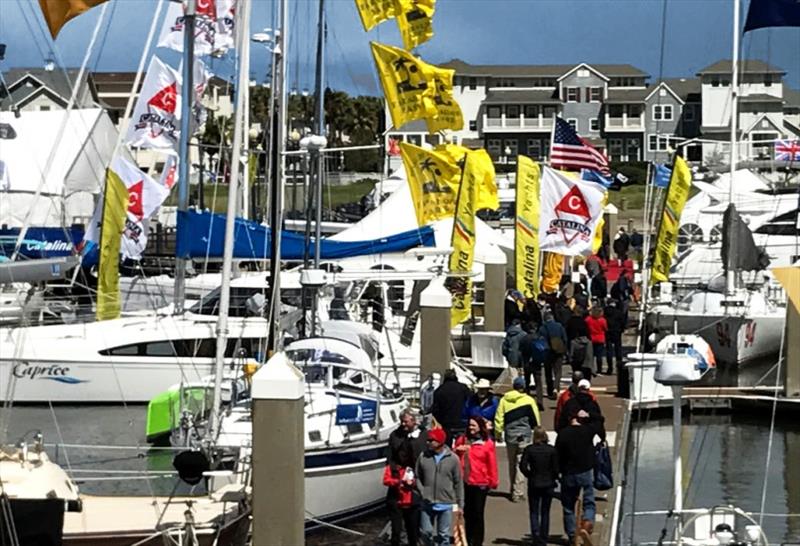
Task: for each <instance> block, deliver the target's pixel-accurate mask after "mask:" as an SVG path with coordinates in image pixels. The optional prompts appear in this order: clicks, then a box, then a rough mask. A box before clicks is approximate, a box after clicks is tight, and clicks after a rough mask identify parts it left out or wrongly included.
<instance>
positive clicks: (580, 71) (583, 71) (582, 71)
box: [578, 68, 589, 78]
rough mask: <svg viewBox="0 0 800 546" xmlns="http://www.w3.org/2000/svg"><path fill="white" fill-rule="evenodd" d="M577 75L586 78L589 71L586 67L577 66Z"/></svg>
mask: <svg viewBox="0 0 800 546" xmlns="http://www.w3.org/2000/svg"><path fill="white" fill-rule="evenodd" d="M578 77H579V78H588V77H589V71H588V70H587V69H585V68H579V69H578Z"/></svg>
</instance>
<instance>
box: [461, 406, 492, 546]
mask: <svg viewBox="0 0 800 546" xmlns="http://www.w3.org/2000/svg"><path fill="white" fill-rule="evenodd" d="M454 451H455V452H456V454H457V455H458V458H459V460H460V461H461V469H462V473H463V475H464V525H465V527H466V532H467V544H468V545H469V546H482V544H483V535H484V519H483V512H484V509H485V507H486V496H487V495H488V494H489V490H490V489H496V488H497V485H498V477H497V455H496V453H495V448H494V442H493V441H492V439H491V437H490V436H489V430H488V428H487V426H486V420H485V419H484V418H483V417H481V416H479V415H475V416H472V417H470V418H469V421H467V433H466V434H464V435H462V436H459V437H458V438H457V439H456V443H455V447H454Z"/></svg>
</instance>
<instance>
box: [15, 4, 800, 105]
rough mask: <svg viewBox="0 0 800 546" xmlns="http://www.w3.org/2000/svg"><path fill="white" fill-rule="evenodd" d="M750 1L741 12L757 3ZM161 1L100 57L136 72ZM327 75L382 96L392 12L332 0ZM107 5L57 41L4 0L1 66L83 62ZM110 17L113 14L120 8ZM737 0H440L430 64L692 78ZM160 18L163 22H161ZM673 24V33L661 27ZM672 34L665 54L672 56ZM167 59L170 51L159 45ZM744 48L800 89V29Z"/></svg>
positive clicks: (255, 74) (131, 21)
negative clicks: (372, 22)
mask: <svg viewBox="0 0 800 546" xmlns="http://www.w3.org/2000/svg"><path fill="white" fill-rule="evenodd" d="M317 2H318V0H290V1H289V4H290V17H289V20H290V33H291V35H290V52H289V60H290V77H289V82H290V83H289V84H290V86H291V87H295V88H297V89H298V90H302V89H304V88H308V89H312V88H313V69H312V67H311V62H312V60H313V55H314V45H315V35H316V29H315V21H316V12H317ZM747 4H748V2H747V0H744V2H743V10H742V21H744V17H745V14H746V10H747ZM156 5H157V0H112V2H111V3H110V4H109V7H108V8H107V9H108V11H107V17H106V21H108V20H109V18H110V24H108V23H106V24H104V25H103V27H101V30H100V34H99V39H98V47H97V48H96V53H95V55H94V56H93V58H92V61H91V64H90V66H91V67H92V68H94V69H96V70H135V69H136V66H137V64H138V61H139V58H140V56H141V54H142V49H143V47H144V43H145V38H146V36H147V32H148V29H149V27H150V24H151V23H152V20H153V14H154V12H155V10H156ZM326 5H327V10H326V11H327V15H328V42H327V44H328V51H327V62H326V66H327V70H328V76H329V81H328V84H329V85H330V86H332V87H335V88H337V89H344V90H346V91H348V92H351V93H355V94H376V93H377V92H378V89H377V79H376V77H375V75H374V68H373V66H372V61H371V58H370V55H369V41H370V40H379V41H383V42H386V43H390V44H398V45H399V43H400V39H399V36H398V33H397V29H396V25H395V23H394V22H393V21H387V22H385V23H383V24H382V25H380V26H379V27H378V28H377V29H373V31H371V32H369V33H367V32H364V30H363V28H362V27H361V24H360V21H359V19H358V14H357V13H356V9H355V3H354V1H353V0H327V2H326ZM99 11H100V8H95V9H93V10H92V11H91V12H89V13H88V14H85V15H83V16H81V17H79V18H78V19H75V20H73V21H72V22H70V23H69V24H68V25H67V26H66V27H65V28H64V30H63V31H62V33H61V34H60V35H59V37H58V40H57V41H56V42H55V43H53V42H52V41H51V40H50V38H49V35H47V33H46V31H45V30H44V23H43V20H42V18H41V14H40V13H39V9H38V2H36V1H34V0H0V43H5V44H7V52H6V59H5V61H0V68H1V69H3V70H5V69H8V68H11V67H20V66H34V67H41V66H43V65H44V63H45V61H46V59H48V58H52V59H54V60H56V61H57V63H58V64H59V65H61V66H70V67H72V66H79V65H80V63H81V60H82V58H83V55H84V53H85V51H86V47H87V44H88V43H89V38H90V36H91V34H92V31H93V30H94V26H95V24H96V22H97V20H98V16H99ZM273 11H274V1H273V0H253V22H252V29H251V30H252V31H253V32H257V31H260V30H261V29H263V28H265V27H273V26H275V25H274V22H273V20H272V14H273ZM109 16H110V17H109ZM732 20H733V1H732V0H668V1H666V2H665V1H662V0H438V2H437V11H436V16H435V19H434V29H435V36H434V37H433V39H432V40H431V41H430V42H429V43H427V44H424V45H423V46H421V47H420V48H419V50H418V51H419V53H420V55H421V56H422V57H423V58H424V59H426V60H428V61H430V62H434V63H436V62H443V61H446V60H449V59H452V58H460V59H462V60H464V61H467V62H470V63H478V64H491V63H498V64H553V63H557V64H561V63H564V64H569V63H578V62H588V63H593V62H594V63H630V64H633V65H635V66H637V67H639V68H641V69H643V70H645V71H646V72H648V73H649V74H650V75H651V76H652V77H653V78H657V77H658V76H659V75H663V76H664V77H676V76H693V75H694V74H695V73H696V72H697V71H698V70H699V69H701V68H703V67H704V66H707V65H709V64H711V63H713V62H715V61H717V60H720V59H723V58H730V56H731V36H732ZM159 25H160V22H159ZM662 30H663V32H662ZM662 42H663V59H662ZM158 52H159V55H162V56H164V58H165V59H166V60H168V61H172V62H173V63H175V62H177V61H176V57H174V56H171V54H170V53H169V52H167V53H164V52H163V51H162V50H158ZM742 53H743V55H744V57H748V58H758V59H761V60H764V61H767V62H769V63H771V64H773V65H776V66H778V67H780V68H783V69H784V70H786V72H787V73H788V74H787V81H788V82H789V83H790V84H791V85H792V86H793V87H795V88H798V87H800V28H781V29H765V30H758V31H754V32H751V33H749V34H748V35H747V36H745V37H744V39H743V41H742ZM252 55H253V61H252V64H251V68H250V73H251V77H252V78H254V79H257V80H259V81H261V80H263V79H264V78H263V74H265V73H266V72H267V66H268V58H267V57H268V56H267V53H266V50H265V49H264V48H263V47H261V46H259V45H258V44H254V48H253V53H252ZM232 66H233V62H232V61H231V60H230V59H228V60H222V61H214V62H213V65H212V70H213V71H215V72H218V73H220V74H223V75H226V74H230V73H231V70H232Z"/></svg>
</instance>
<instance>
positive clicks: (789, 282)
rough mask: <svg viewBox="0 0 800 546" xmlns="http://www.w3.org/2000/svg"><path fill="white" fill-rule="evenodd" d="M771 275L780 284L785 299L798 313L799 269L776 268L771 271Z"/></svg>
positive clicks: (799, 297)
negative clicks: (787, 299)
mask: <svg viewBox="0 0 800 546" xmlns="http://www.w3.org/2000/svg"><path fill="white" fill-rule="evenodd" d="M772 274H773V275H775V278H776V279H778V282H779V283H781V286H782V287H783V290H784V291H785V292H786V297H788V298H789V301H790V302H791V303H792V305H794V308H795V309H796V310H797V312H798V313H800V267H798V266H793V267H776V268H774V269H772Z"/></svg>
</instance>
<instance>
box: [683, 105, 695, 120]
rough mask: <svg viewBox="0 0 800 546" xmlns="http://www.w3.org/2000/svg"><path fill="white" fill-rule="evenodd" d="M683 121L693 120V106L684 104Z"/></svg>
mask: <svg viewBox="0 0 800 546" xmlns="http://www.w3.org/2000/svg"><path fill="white" fill-rule="evenodd" d="M683 121H694V106H686V107H685V108H684V109H683Z"/></svg>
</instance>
